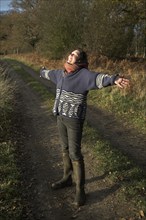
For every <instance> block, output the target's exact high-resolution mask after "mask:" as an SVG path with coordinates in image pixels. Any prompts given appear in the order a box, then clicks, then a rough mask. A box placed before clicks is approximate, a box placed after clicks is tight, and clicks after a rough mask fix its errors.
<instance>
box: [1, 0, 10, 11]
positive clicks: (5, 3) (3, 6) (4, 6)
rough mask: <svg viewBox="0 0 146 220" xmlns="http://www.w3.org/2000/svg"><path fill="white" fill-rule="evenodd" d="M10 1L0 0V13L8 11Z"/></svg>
mask: <svg viewBox="0 0 146 220" xmlns="http://www.w3.org/2000/svg"><path fill="white" fill-rule="evenodd" d="M11 1H12V0H0V11H8V10H9V9H11V8H10V6H9V4H10V3H11Z"/></svg>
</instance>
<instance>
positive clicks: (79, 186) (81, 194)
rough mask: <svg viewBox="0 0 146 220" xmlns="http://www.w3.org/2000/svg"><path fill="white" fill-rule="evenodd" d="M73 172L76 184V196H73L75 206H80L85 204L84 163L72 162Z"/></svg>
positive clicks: (81, 161)
mask: <svg viewBox="0 0 146 220" xmlns="http://www.w3.org/2000/svg"><path fill="white" fill-rule="evenodd" d="M72 164H73V172H74V178H75V183H76V195H75V201H74V203H73V204H74V205H75V206H82V205H84V204H85V202H86V195H85V189H84V185H85V167H84V161H83V160H80V161H73V162H72Z"/></svg>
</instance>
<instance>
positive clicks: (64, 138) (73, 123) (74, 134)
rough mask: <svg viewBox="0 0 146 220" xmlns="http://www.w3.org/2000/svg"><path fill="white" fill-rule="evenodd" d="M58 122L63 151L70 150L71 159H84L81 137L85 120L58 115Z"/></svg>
mask: <svg viewBox="0 0 146 220" xmlns="http://www.w3.org/2000/svg"><path fill="white" fill-rule="evenodd" d="M57 124H58V130H59V136H60V141H61V145H62V150H63V152H65V151H69V156H70V159H71V160H80V159H82V158H83V156H82V153H81V139H82V131H83V122H82V121H80V120H77V119H70V118H65V117H62V116H58V117H57Z"/></svg>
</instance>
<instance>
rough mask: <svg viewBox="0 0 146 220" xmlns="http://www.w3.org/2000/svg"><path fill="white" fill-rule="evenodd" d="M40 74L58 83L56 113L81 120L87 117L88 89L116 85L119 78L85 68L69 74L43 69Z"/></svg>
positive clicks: (54, 109)
mask: <svg viewBox="0 0 146 220" xmlns="http://www.w3.org/2000/svg"><path fill="white" fill-rule="evenodd" d="M40 76H41V77H43V78H45V79H48V80H51V81H52V82H53V83H55V84H56V98H55V103H54V107H53V113H54V115H62V116H65V117H68V118H76V119H79V120H84V119H85V115H86V108H87V94H88V91H89V90H92V89H101V88H102V87H106V86H110V85H114V81H115V79H117V75H111V76H110V75H108V74H102V73H97V72H91V71H89V70H87V69H85V68H82V69H80V70H78V71H76V72H73V73H70V74H67V75H66V74H65V73H64V70H46V69H42V70H41V71H40Z"/></svg>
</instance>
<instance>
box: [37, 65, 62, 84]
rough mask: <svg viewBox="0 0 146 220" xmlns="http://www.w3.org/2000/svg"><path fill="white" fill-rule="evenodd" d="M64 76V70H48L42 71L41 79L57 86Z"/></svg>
mask: <svg viewBox="0 0 146 220" xmlns="http://www.w3.org/2000/svg"><path fill="white" fill-rule="evenodd" d="M62 75H63V70H47V69H41V70H40V77H43V78H44V79H47V80H50V81H52V82H53V83H55V84H57V82H58V80H59V78H60V77H62Z"/></svg>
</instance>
